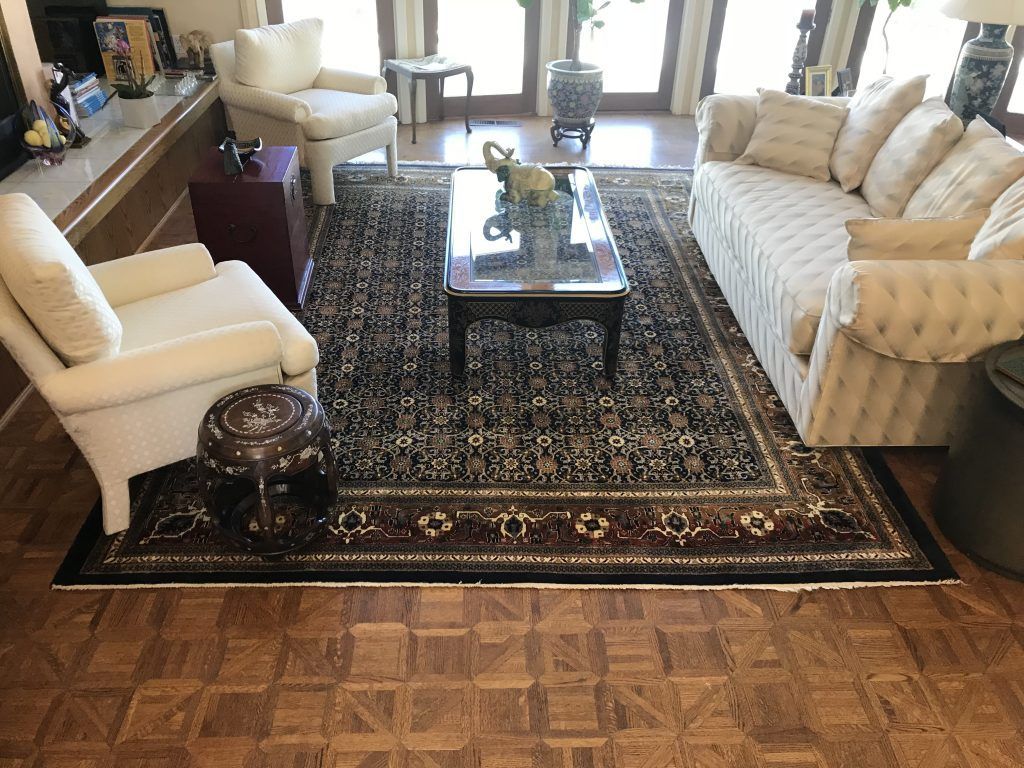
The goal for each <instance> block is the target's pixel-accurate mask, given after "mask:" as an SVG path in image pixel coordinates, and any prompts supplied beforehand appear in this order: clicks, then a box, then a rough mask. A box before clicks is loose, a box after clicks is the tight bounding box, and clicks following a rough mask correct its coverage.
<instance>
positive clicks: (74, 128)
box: [50, 63, 92, 148]
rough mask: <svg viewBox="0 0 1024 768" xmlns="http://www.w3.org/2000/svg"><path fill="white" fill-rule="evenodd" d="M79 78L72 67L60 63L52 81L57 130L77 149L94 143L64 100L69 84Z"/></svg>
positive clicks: (52, 101)
mask: <svg viewBox="0 0 1024 768" xmlns="http://www.w3.org/2000/svg"><path fill="white" fill-rule="evenodd" d="M78 77H79V76H78V75H77V74H75V72H74V71H73V70H72V69H71V67H69V66H67V65H65V64H59V63H58V64H54V65H53V77H52V78H51V79H50V103H51V104H53V107H54V109H55V110H56V112H57V130H58V131H60V133H61V135H62V136H64V138H65V139H71V146H72V147H76V148H77V147H84V146H85V145H86V144H88V143H89V142H90V141H92V139H90V138H89V137H88V136H86V135H85V131H83V130H82V126H81V125H79V124H78V123H77V122H75V121H74V120H73V119H72V117H71V104H70V103H68V100H67V99H66V98H64V91H65V90H67V87H68V84H69V83H71V82H72V81H74V80H77V79H78ZM72 137H74V138H72Z"/></svg>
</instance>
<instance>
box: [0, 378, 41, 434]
mask: <svg viewBox="0 0 1024 768" xmlns="http://www.w3.org/2000/svg"><path fill="white" fill-rule="evenodd" d="M34 389H35V388H34V387H33V386H32V385H31V384H29V385H28V386H26V387H25V388H24V389H23V390H21V394H19V395H18V396H17V397H16V398H14V401H13V402H12V403H11V404H10V405H9V406H8V407H7V410H6V411H4V414H3V416H0V432H3V431H4V428H5V427H6V426H7V424H8V423H9V422H10V421H11V419H13V418H14V417H15V415H16V414H17V413H18V410H19V409H20V408H21V406H22V405H24V404H25V401H26V400H28V397H29V395H31V394H32V391H33V390H34Z"/></svg>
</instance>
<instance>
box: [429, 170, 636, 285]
mask: <svg viewBox="0 0 1024 768" xmlns="http://www.w3.org/2000/svg"><path fill="white" fill-rule="evenodd" d="M548 170H549V171H551V173H552V174H553V175H554V177H555V184H556V186H555V189H556V191H557V192H558V199H557V200H555V201H553V202H551V203H549V204H548V205H547V206H545V207H544V208H539V207H535V206H531V205H528V204H527V203H525V202H520V203H515V204H512V203H507V202H504V201H502V200H501V199H500V196H501V193H502V192H503V191H504V185H503V184H502V183H501V182H499V181H498V179H497V177H496V176H495V175H494V174H493V173H491V172H490V171H488V170H487V169H486V168H459V169H458V170H456V171H455V173H454V174H453V175H452V192H451V211H450V213H449V224H448V253H447V258H446V260H445V285H444V287H445V291H446V292H447V293H449V294H452V295H462V296H479V297H481V298H484V297H494V298H497V297H498V296H503V295H504V296H508V295H510V294H514V295H517V296H526V295H529V296H545V295H547V296H551V295H558V296H561V297H569V296H579V297H584V296H591V297H600V298H612V297H617V296H625V295H626V294H628V293H629V282H628V281H627V280H626V275H625V273H624V272H623V269H622V262H621V261H620V260H619V254H618V252H617V251H616V249H615V242H614V240H613V239H612V236H611V232H610V230H609V227H608V222H607V220H606V219H605V216H604V209H603V208H602V206H601V198H600V196H599V195H598V193H597V186H596V185H595V183H594V177H593V176H592V175H591V174H590V171H588V170H587V169H586V168H578V167H571V166H567V167H552V168H549V169H548Z"/></svg>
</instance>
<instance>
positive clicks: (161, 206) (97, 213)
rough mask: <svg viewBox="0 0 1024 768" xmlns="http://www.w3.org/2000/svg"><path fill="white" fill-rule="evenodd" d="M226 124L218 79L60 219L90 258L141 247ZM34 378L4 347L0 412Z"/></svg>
mask: <svg viewBox="0 0 1024 768" xmlns="http://www.w3.org/2000/svg"><path fill="white" fill-rule="evenodd" d="M226 130H227V128H226V124H225V120H224V107H223V104H222V103H221V101H220V99H219V98H218V97H217V90H216V86H215V85H211V86H206V87H204V89H203V90H202V91H201V92H200V93H199V94H197V96H196V98H194V99H193V100H190V101H188V102H183V103H182V104H181V105H179V107H176V108H175V109H174V110H173V111H172V112H171V113H170V114H168V115H167V117H165V118H164V120H163V121H161V123H160V124H159V125H157V126H155V127H154V128H153V129H151V130H150V131H149V132H148V133H147V134H146V135H145V136H144V137H143V138H142V139H141V140H140V141H139V143H138V144H136V145H135V146H134V147H133V148H132V149H131V150H130V151H129V152H128V154H126V155H125V156H124V157H122V158H120V159H119V160H118V161H117V162H116V163H115V164H114V165H113V166H111V168H110V169H108V170H107V171H106V172H105V173H104V174H103V175H102V176H101V177H100V178H99V179H97V181H96V182H94V183H93V184H92V185H90V187H89V189H88V190H87V191H86V192H85V193H84V194H83V195H82V196H81V197H79V198H78V200H76V201H75V202H74V203H73V204H72V205H71V206H70V207H69V208H68V210H67V211H65V212H64V213H62V214H61V215H60V216H59V217H58V218H57V219H56V222H55V223H56V224H57V226H58V227H60V228H61V230H62V231H63V232H64V236H65V237H67V238H68V240H69V242H71V244H72V245H74V246H75V250H76V251H78V255H79V256H81V257H82V260H83V261H84V262H85V263H86V264H98V263H100V262H102V261H109V260H111V259H119V258H121V257H122V256H128V255H130V254H132V253H135V252H136V251H137V250H139V246H141V245H142V244H143V243H144V242H145V240H146V238H147V237H149V235H150V233H151V232H152V231H153V229H154V228H155V227H156V226H157V224H159V223H160V221H161V220H162V219H163V218H164V216H165V215H166V214H167V212H168V211H169V210H170V209H171V207H172V206H173V205H174V203H175V201H177V199H178V198H179V197H180V196H181V193H182V192H183V191H184V190H185V188H186V187H187V186H188V179H189V177H190V176H191V175H192V173H193V171H194V170H195V169H196V167H197V166H198V164H199V162H200V161H201V160H202V158H203V157H204V156H205V155H206V152H207V150H208V148H209V147H211V146H214V145H216V144H219V143H220V142H221V141H222V140H223V138H224V136H225V132H226ZM27 385H28V379H27V378H26V377H25V375H24V374H23V373H22V372H21V369H20V368H19V367H18V365H17V364H16V363H15V362H14V360H13V359H12V358H11V356H10V355H9V354H8V353H7V350H6V349H3V348H2V347H0V416H2V415H3V414H4V413H6V412H7V410H8V408H10V406H11V405H12V404H13V403H14V401H15V400H16V399H17V397H18V395H19V394H20V393H21V392H22V391H23V390H24V389H25V387H26V386H27Z"/></svg>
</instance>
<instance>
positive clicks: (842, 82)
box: [836, 69, 855, 96]
mask: <svg viewBox="0 0 1024 768" xmlns="http://www.w3.org/2000/svg"><path fill="white" fill-rule="evenodd" d="M836 87H837V88H838V90H839V94H838V95H839V96H853V94H854V90H855V89H854V86H853V70H852V69H840V70H839V71H838V72H836Z"/></svg>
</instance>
